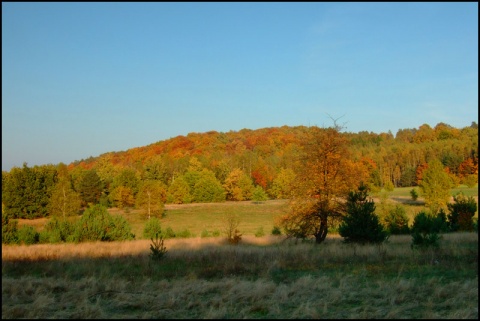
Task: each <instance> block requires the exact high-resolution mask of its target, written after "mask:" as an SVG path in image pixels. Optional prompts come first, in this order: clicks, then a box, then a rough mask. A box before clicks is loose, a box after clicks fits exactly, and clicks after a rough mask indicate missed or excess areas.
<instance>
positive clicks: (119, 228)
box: [107, 215, 135, 241]
mask: <svg viewBox="0 0 480 321" xmlns="http://www.w3.org/2000/svg"><path fill="white" fill-rule="evenodd" d="M107 237H108V239H109V240H112V241H128V240H133V239H135V234H133V233H132V227H131V226H130V224H129V223H128V221H127V220H126V219H125V217H123V216H121V215H115V216H112V228H111V229H110V230H109V231H108V233H107Z"/></svg>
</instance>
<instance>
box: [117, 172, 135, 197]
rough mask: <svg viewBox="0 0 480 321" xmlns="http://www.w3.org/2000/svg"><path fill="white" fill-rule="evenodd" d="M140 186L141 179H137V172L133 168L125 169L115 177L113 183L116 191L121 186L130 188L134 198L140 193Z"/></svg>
mask: <svg viewBox="0 0 480 321" xmlns="http://www.w3.org/2000/svg"><path fill="white" fill-rule="evenodd" d="M139 185H140V179H139V178H138V177H137V173H136V172H135V170H133V169H131V168H125V169H123V170H121V171H120V173H119V174H118V175H117V176H115V178H114V179H113V183H112V189H115V188H117V187H119V186H124V187H128V188H129V189H130V191H131V192H132V196H133V197H135V196H136V195H137V193H138V189H139Z"/></svg>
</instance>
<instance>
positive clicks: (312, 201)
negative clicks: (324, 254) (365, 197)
mask: <svg viewBox="0 0 480 321" xmlns="http://www.w3.org/2000/svg"><path fill="white" fill-rule="evenodd" d="M349 154H350V153H349V150H348V142H347V139H346V138H345V136H343V135H342V134H341V133H340V128H339V127H337V126H335V128H326V129H325V128H316V127H315V128H312V129H311V135H310V137H308V140H307V142H306V144H305V145H304V156H303V157H302V167H301V168H300V169H299V172H298V176H297V179H296V184H295V186H294V188H293V198H292V200H291V202H290V209H291V210H290V212H289V213H288V214H287V215H285V216H283V217H282V218H281V219H280V224H281V225H282V226H283V227H284V230H285V231H286V233H287V234H288V235H291V236H296V237H306V236H309V235H313V236H314V237H315V242H316V243H317V244H319V243H321V242H323V241H324V240H325V238H326V236H327V233H328V227H329V224H330V223H332V221H334V220H336V219H339V218H341V216H342V215H343V213H344V210H345V207H344V204H345V199H346V197H347V195H348V192H349V191H350V190H352V189H354V188H356V187H357V186H358V185H359V184H360V182H362V181H364V180H365V179H366V177H364V176H365V173H367V171H357V170H354V169H355V167H356V164H354V163H353V162H351V161H350V160H349ZM357 166H358V165H357Z"/></svg>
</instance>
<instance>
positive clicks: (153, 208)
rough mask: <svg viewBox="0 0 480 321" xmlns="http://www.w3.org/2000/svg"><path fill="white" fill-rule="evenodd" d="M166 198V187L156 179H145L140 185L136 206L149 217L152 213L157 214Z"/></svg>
mask: <svg viewBox="0 0 480 321" xmlns="http://www.w3.org/2000/svg"><path fill="white" fill-rule="evenodd" d="M166 200H167V188H166V186H165V185H164V184H163V183H162V182H161V181H158V180H147V181H145V182H143V183H142V184H141V186H140V190H139V192H138V194H137V199H136V206H137V207H139V208H142V209H143V210H144V211H145V213H146V214H147V216H148V218H149V219H150V217H151V215H152V214H158V213H159V212H160V211H161V210H162V209H163V207H164V204H165V202H166Z"/></svg>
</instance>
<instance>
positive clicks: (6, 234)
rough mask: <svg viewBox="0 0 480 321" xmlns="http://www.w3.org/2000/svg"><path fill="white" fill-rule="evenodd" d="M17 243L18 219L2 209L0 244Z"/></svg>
mask: <svg viewBox="0 0 480 321" xmlns="http://www.w3.org/2000/svg"><path fill="white" fill-rule="evenodd" d="M15 243H18V221H17V220H15V219H11V218H10V217H9V216H8V215H7V214H6V213H4V212H3V211H2V244H15Z"/></svg>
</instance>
